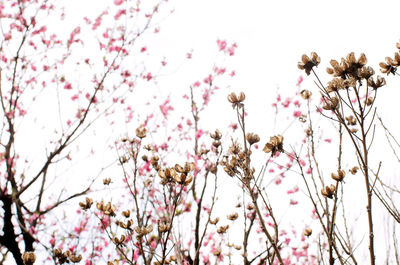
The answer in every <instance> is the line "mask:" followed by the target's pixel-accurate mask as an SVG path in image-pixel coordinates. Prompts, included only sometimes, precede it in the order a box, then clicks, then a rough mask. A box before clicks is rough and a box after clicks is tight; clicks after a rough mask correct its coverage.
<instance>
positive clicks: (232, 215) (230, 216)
mask: <svg viewBox="0 0 400 265" xmlns="http://www.w3.org/2000/svg"><path fill="white" fill-rule="evenodd" d="M238 217H239V215H238V213H233V214H229V215H228V216H227V217H226V218H228V220H231V221H235V220H236V219H237V218H238Z"/></svg>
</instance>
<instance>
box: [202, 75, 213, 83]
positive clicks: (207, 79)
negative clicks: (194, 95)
mask: <svg viewBox="0 0 400 265" xmlns="http://www.w3.org/2000/svg"><path fill="white" fill-rule="evenodd" d="M203 82H204V83H205V84H211V82H212V75H208V76H207V77H206V78H204V80H203Z"/></svg>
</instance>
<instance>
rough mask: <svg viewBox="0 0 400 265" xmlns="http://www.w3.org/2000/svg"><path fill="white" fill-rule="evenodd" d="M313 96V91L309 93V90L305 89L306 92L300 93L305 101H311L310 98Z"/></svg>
mask: <svg viewBox="0 0 400 265" xmlns="http://www.w3.org/2000/svg"><path fill="white" fill-rule="evenodd" d="M311 95H312V93H311V91H309V90H307V89H304V90H302V91H301V92H300V96H301V97H302V98H303V99H310V98H311Z"/></svg>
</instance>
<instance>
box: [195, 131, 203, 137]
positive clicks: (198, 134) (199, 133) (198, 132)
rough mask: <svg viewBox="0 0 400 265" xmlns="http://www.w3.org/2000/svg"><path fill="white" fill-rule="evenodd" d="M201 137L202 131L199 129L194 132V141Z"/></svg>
mask: <svg viewBox="0 0 400 265" xmlns="http://www.w3.org/2000/svg"><path fill="white" fill-rule="evenodd" d="M202 135H203V130H202V129H200V130H198V131H197V132H196V136H195V137H196V139H199V138H200V137H201V136H202Z"/></svg>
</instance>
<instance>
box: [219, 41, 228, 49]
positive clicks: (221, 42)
mask: <svg viewBox="0 0 400 265" xmlns="http://www.w3.org/2000/svg"><path fill="white" fill-rule="evenodd" d="M217 45H218V48H219V50H220V51H224V50H225V49H226V46H227V43H226V41H224V40H217Z"/></svg>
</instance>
